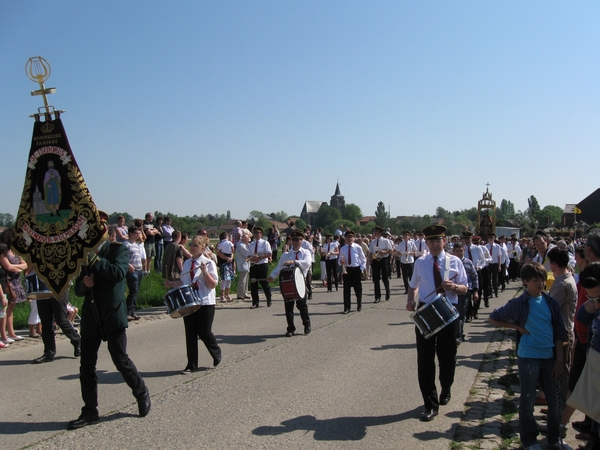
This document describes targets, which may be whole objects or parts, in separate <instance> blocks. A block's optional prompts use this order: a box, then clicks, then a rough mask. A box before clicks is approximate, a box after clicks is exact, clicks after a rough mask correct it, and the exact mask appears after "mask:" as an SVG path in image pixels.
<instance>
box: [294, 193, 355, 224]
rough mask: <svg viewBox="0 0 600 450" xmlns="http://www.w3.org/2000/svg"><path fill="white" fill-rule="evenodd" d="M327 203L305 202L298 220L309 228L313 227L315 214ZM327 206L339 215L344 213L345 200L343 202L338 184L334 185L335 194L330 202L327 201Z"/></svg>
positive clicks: (317, 201)
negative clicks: (302, 221) (335, 210)
mask: <svg viewBox="0 0 600 450" xmlns="http://www.w3.org/2000/svg"><path fill="white" fill-rule="evenodd" d="M326 204H327V202H323V201H320V200H307V201H305V202H304V206H303V207H302V212H301V213H300V218H301V219H302V220H304V221H305V222H306V224H307V225H310V226H311V227H315V221H316V218H317V212H319V209H320V208H321V206H323V205H326ZM329 206H331V207H332V208H335V209H337V210H338V211H339V212H340V214H341V213H343V212H344V207H345V206H346V200H344V196H343V195H342V193H341V192H340V184H339V183H336V185H335V193H334V194H333V195H332V196H331V200H330V201H329Z"/></svg>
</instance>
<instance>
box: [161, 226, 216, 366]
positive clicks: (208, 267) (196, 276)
mask: <svg viewBox="0 0 600 450" xmlns="http://www.w3.org/2000/svg"><path fill="white" fill-rule="evenodd" d="M189 245H190V252H191V254H192V257H191V258H189V259H188V260H186V261H185V262H184V263H183V272H182V274H181V279H180V280H178V281H167V282H166V285H167V287H177V286H191V287H192V289H193V290H194V292H195V293H196V295H197V297H198V302H199V304H200V305H202V306H201V307H200V309H198V310H197V311H196V312H194V313H192V314H190V315H188V316H185V317H184V318H183V323H184V325H185V345H186V350H187V360H188V361H187V365H186V366H185V369H183V371H182V373H186V374H187V373H191V372H196V371H197V370H198V338H200V340H201V341H202V342H204V345H205V346H206V348H207V350H208V352H209V353H210V355H211V356H212V358H213V366H214V367H217V366H218V365H219V363H220V362H221V348H220V347H219V345H218V344H217V340H216V339H215V335H214V334H213V332H212V323H213V319H214V317H215V304H216V296H215V287H216V286H217V282H218V274H217V268H216V265H215V263H214V261H213V260H212V259H210V258H207V257H206V256H203V253H204V250H205V249H206V247H207V245H208V237H206V236H196V237H194V238H193V239H192V241H191V242H190V244H189Z"/></svg>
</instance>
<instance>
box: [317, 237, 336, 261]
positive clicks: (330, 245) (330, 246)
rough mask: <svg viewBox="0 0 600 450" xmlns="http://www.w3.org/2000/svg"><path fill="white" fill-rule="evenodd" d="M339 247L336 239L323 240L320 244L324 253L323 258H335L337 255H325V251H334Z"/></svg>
mask: <svg viewBox="0 0 600 450" xmlns="http://www.w3.org/2000/svg"><path fill="white" fill-rule="evenodd" d="M339 248H340V244H339V242H337V241H332V242H325V243H324V244H323V245H322V246H321V253H325V258H326V259H329V260H332V259H337V258H338V255H337V254H336V255H332V254H330V255H329V256H327V253H331V252H336V251H338V250H339Z"/></svg>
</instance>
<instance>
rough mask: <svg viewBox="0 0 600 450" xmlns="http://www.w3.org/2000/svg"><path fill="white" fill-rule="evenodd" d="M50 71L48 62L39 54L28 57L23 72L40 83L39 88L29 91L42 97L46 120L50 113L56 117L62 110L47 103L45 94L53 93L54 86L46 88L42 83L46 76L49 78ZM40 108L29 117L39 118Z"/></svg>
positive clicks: (46, 78) (48, 118) (54, 90)
mask: <svg viewBox="0 0 600 450" xmlns="http://www.w3.org/2000/svg"><path fill="white" fill-rule="evenodd" d="M51 73H52V70H51V69H50V63H49V62H48V61H46V60H45V59H44V58H42V57H41V56H33V57H31V58H29V60H28V61H27V64H25V74H26V75H27V78H29V79H30V80H31V81H33V82H35V83H38V84H39V85H40V89H38V90H37V91H31V95H32V96H35V95H41V96H42V98H43V99H44V109H45V110H46V119H47V120H50V114H55V115H56V117H57V118H58V117H59V116H60V113H61V112H64V111H62V110H55V109H54V106H52V105H50V104H48V98H47V97H46V95H49V94H54V93H55V92H56V88H47V87H45V86H44V83H45V82H46V81H47V80H48V78H50V74H51ZM41 109H42V108H41V107H40V108H38V113H37V114H32V115H31V116H29V117H35V119H36V120H39V118H40V115H41V114H42V113H41V112H40V110H41Z"/></svg>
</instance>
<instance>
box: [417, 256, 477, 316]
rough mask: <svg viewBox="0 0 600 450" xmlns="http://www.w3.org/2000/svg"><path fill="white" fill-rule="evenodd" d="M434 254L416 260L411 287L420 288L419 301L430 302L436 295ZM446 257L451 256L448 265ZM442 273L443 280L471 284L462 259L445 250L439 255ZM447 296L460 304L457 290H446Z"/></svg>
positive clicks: (453, 302)
mask: <svg viewBox="0 0 600 450" xmlns="http://www.w3.org/2000/svg"><path fill="white" fill-rule="evenodd" d="M433 258H434V257H433V256H432V255H431V254H429V255H425V256H421V257H420V258H419V259H417V261H416V262H415V270H414V272H413V276H412V278H411V279H410V284H409V285H410V287H411V288H412V289H417V288H418V289H419V301H420V302H422V303H428V302H430V301H432V300H433V299H434V298H435V297H436V295H437V294H436V293H435V290H436V288H435V280H434V278H433ZM446 258H449V260H448V265H446ZM438 260H439V263H438V264H439V266H440V274H441V275H442V280H451V281H452V282H453V283H454V284H460V285H463V286H468V285H469V280H468V279H467V272H466V271H465V267H464V266H463V263H462V261H461V260H460V259H458V258H457V257H456V256H454V255H450V254H448V253H446V252H444V251H442V253H440V254H439V255H438ZM445 292H446V298H447V299H448V301H449V302H450V303H452V304H453V305H457V304H458V294H457V293H456V292H455V291H445Z"/></svg>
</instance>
